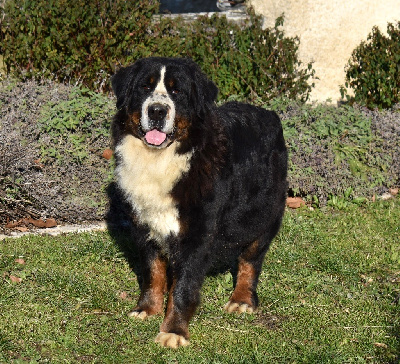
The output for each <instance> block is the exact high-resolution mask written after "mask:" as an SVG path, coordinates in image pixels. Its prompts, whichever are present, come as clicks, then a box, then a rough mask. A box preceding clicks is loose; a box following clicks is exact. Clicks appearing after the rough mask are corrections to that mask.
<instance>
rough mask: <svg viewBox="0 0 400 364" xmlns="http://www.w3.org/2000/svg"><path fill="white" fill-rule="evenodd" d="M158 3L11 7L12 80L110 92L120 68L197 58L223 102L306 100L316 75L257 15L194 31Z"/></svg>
mask: <svg viewBox="0 0 400 364" xmlns="http://www.w3.org/2000/svg"><path fill="white" fill-rule="evenodd" d="M157 8H158V3H157V4H156V3H155V0H153V1H150V2H148V1H143V0H136V1H125V0H116V1H112V2H103V1H100V0H86V1H83V0H71V1H67V0H35V1H28V0H7V1H6V5H5V10H4V16H5V17H4V21H3V24H2V31H1V37H2V38H3V39H2V42H3V45H2V52H3V56H4V62H5V65H6V67H7V70H8V72H12V73H14V74H17V75H22V74H23V75H26V76H33V75H35V76H36V75H43V76H45V77H52V78H55V79H56V80H59V81H74V82H76V81H78V82H79V83H81V84H83V85H84V86H86V87H89V88H91V89H94V90H107V89H109V77H110V75H111V74H113V72H114V68H115V65H117V66H118V65H127V64H129V63H133V62H134V61H136V60H137V59H139V58H142V57H147V56H151V55H159V56H169V57H176V56H179V57H191V58H193V59H194V60H195V61H196V62H198V63H199V64H200V66H201V67H202V68H203V70H204V71H205V72H206V73H207V74H209V75H210V77H211V78H212V79H213V80H214V81H215V82H216V83H217V85H218V87H219V88H220V95H221V97H222V98H226V97H227V96H228V95H232V94H240V95H244V96H245V97H247V98H255V97H260V98H262V99H263V100H266V99H270V98H272V97H274V96H276V95H286V96H287V97H290V98H295V97H299V98H300V99H302V100H306V99H307V98H308V95H309V93H310V91H311V87H312V84H311V82H310V81H311V80H312V78H313V76H314V70H313V69H312V66H311V64H308V65H307V67H306V68H304V69H303V68H302V64H301V62H300V61H299V59H298V56H297V51H298V46H299V39H298V38H287V37H285V36H284V33H283V32H282V31H281V30H279V26H280V25H282V22H283V18H282V17H281V18H279V19H278V20H277V23H276V26H275V27H274V28H272V29H263V28H262V20H261V17H259V16H256V15H255V14H254V12H253V11H252V10H250V12H249V21H248V23H247V24H246V26H243V27H240V26H239V25H235V24H233V23H231V22H228V20H227V19H226V17H225V16H222V17H218V16H212V17H207V16H205V17H204V16H203V17H200V18H199V19H198V20H196V21H193V22H191V23H187V22H185V21H183V20H182V19H177V20H176V19H174V20H171V19H170V18H166V17H161V19H160V21H158V22H157V21H154V20H153V21H152V20H151V17H152V15H153V14H155V12H156V11H157Z"/></svg>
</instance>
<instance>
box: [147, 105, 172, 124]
mask: <svg viewBox="0 0 400 364" xmlns="http://www.w3.org/2000/svg"><path fill="white" fill-rule="evenodd" d="M147 113H148V115H149V119H150V120H151V121H156V122H159V121H163V120H165V118H166V116H167V114H168V108H167V106H165V105H161V104H153V105H150V106H149V108H148V111H147Z"/></svg>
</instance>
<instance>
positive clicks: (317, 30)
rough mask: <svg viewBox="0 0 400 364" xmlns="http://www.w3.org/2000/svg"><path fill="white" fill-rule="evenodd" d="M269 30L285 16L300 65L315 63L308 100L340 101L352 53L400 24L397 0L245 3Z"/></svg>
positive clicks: (258, 0) (255, 0)
mask: <svg viewBox="0 0 400 364" xmlns="http://www.w3.org/2000/svg"><path fill="white" fill-rule="evenodd" d="M248 4H250V5H252V6H253V7H254V9H255V10H256V12H257V13H259V14H262V15H263V16H264V18H265V25H266V26H267V27H272V26H273V25H274V24H275V19H276V18H277V17H278V16H280V15H281V14H282V13H284V14H285V23H284V26H283V29H284V31H285V34H286V35H287V36H295V35H297V36H299V37H300V49H299V56H300V59H301V61H302V62H304V63H308V62H309V61H314V69H315V70H316V76H317V77H319V80H315V84H316V86H315V89H314V90H313V92H312V95H311V98H312V100H315V101H326V100H327V99H328V98H331V99H332V101H337V100H339V99H340V92H339V85H342V84H344V82H345V72H344V67H345V65H346V64H347V62H348V60H349V58H350V56H351V53H352V51H353V49H354V48H355V47H356V46H358V45H359V44H360V42H361V40H366V39H367V36H368V34H369V33H370V32H371V30H372V27H373V26H374V25H377V26H378V27H379V28H380V30H381V31H385V32H386V28H387V23H388V22H392V23H393V22H395V21H396V20H397V21H400V0H353V1H352V0H350V1H349V0H334V1H326V0H313V1H311V0H297V1H296V0H248Z"/></svg>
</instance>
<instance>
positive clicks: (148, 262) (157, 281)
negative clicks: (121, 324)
mask: <svg viewBox="0 0 400 364" xmlns="http://www.w3.org/2000/svg"><path fill="white" fill-rule="evenodd" d="M150 253H151V254H148V253H147V254H143V255H142V259H141V264H142V284H141V294H140V297H139V300H138V303H137V306H136V307H135V308H134V309H133V310H132V311H131V312H129V313H128V316H129V317H137V318H140V319H142V320H144V319H145V318H146V317H147V316H150V315H154V314H157V313H160V312H161V311H162V308H163V304H164V294H165V293H166V291H167V274H166V271H167V261H166V260H165V258H163V257H162V256H161V255H160V254H159V253H158V251H156V250H152V251H150Z"/></svg>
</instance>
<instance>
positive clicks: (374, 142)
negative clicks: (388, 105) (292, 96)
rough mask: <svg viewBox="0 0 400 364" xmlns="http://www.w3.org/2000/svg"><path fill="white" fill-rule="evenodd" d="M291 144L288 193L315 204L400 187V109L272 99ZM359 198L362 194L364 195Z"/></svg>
mask: <svg viewBox="0 0 400 364" xmlns="http://www.w3.org/2000/svg"><path fill="white" fill-rule="evenodd" d="M265 107H267V108H269V109H273V110H275V111H277V112H278V114H279V115H280V116H281V119H282V124H283V130H284V135H285V139H286V143H287V146H288V149H289V194H290V195H292V196H302V197H306V198H307V199H308V200H309V201H310V202H311V201H312V202H314V203H315V204H316V205H321V206H323V205H326V204H327V203H329V200H330V199H334V198H347V199H349V198H350V199H353V200H355V201H361V200H362V198H368V197H372V196H373V195H374V194H377V195H381V194H383V193H385V192H387V191H388V189H389V188H392V187H399V184H400V179H399V178H400V161H399V160H398V158H397V156H398V155H399V153H400V133H399V131H400V114H399V113H397V112H391V113H390V112H384V111H380V112H378V111H370V110H368V109H367V108H362V107H357V108H354V107H352V106H349V105H342V106H340V107H336V106H330V105H317V106H315V105H309V104H302V103H300V102H298V101H290V100H286V101H285V100H280V99H276V100H272V101H270V102H269V103H268V104H267V105H265ZM360 198H361V199H360Z"/></svg>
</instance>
